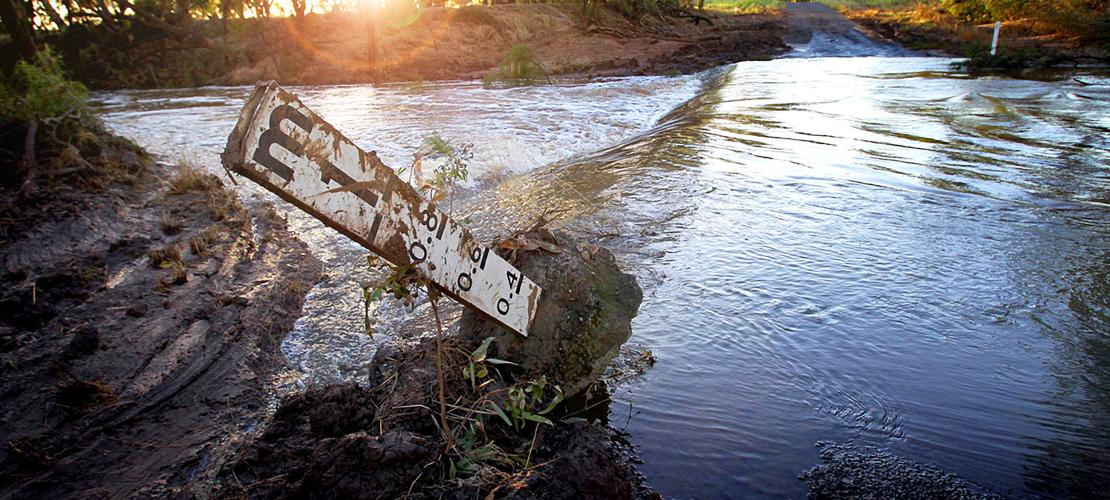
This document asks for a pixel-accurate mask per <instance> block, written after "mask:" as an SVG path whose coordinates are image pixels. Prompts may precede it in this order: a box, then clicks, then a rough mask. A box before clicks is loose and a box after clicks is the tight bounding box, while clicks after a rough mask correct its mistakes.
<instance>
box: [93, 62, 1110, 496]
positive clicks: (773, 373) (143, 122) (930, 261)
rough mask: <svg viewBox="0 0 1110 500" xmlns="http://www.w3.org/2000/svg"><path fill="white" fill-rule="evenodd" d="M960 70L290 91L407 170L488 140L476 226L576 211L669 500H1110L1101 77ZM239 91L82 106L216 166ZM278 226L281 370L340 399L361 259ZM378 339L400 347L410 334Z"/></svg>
mask: <svg viewBox="0 0 1110 500" xmlns="http://www.w3.org/2000/svg"><path fill="white" fill-rule="evenodd" d="M949 62H950V61H948V60H941V59H925V58H902V59H895V58H847V59H846V58H839V59H831V58H815V59H788V60H778V61H771V62H751V63H741V64H738V65H735V66H733V67H729V68H725V69H724V70H722V71H718V72H714V73H712V74H705V75H702V76H701V77H700V79H699V78H694V77H689V78H679V79H665V78H630V79H618V80H611V81H606V82H601V83H592V84H584V85H567V86H559V87H540V88H533V89H518V90H495V91H487V90H482V89H480V88H477V87H476V86H474V85H472V84H442V85H435V86H426V87H423V88H420V89H406V88H403V87H389V88H385V89H369V88H366V87H317V88H303V89H294V92H296V93H297V94H298V95H300V96H301V97H302V98H303V99H304V100H305V102H306V103H307V104H308V105H309V106H311V107H313V108H314V109H316V110H318V111H319V112H320V113H321V114H322V115H323V116H324V117H325V118H327V119H328V120H330V121H331V122H332V123H334V124H335V125H336V126H337V127H338V128H339V129H340V130H342V131H344V132H345V133H346V134H348V135H349V136H350V137H352V138H353V139H354V140H355V141H356V142H358V143H359V144H360V145H362V146H364V147H366V148H368V149H376V150H378V151H379V152H380V153H382V155H383V158H385V159H386V161H387V163H390V164H392V165H394V166H400V165H404V164H405V163H407V161H408V159H409V155H410V154H411V151H412V150H413V149H415V147H416V145H418V144H419V142H420V138H421V137H422V136H423V135H425V134H427V133H428V132H429V131H435V130H438V131H441V132H442V133H443V134H444V135H446V136H448V137H450V138H453V139H456V140H461V141H467V142H473V143H475V151H476V158H475V167H474V170H475V172H476V174H477V175H476V176H477V177H479V178H481V177H483V176H485V177H487V178H489V179H495V180H500V179H502V178H503V177H504V175H503V171H508V172H511V173H518V174H520V175H518V176H514V177H511V178H509V179H508V180H506V181H505V182H503V183H500V184H497V183H495V182H493V181H489V182H486V183H482V182H476V183H474V184H473V190H472V192H471V193H469V194H467V195H466V196H465V199H464V200H461V201H460V206H459V207H458V210H460V211H462V212H464V213H468V214H470V215H471V216H472V218H473V219H474V220H473V225H474V226H475V227H477V228H479V229H481V230H483V231H486V232H495V231H497V230H500V229H503V228H505V227H507V226H509V225H511V224H512V223H513V222H516V221H519V220H521V219H522V218H523V217H525V216H528V215H534V214H536V213H539V212H541V211H543V210H546V209H555V208H558V209H565V212H564V213H563V214H564V215H563V218H564V219H563V220H562V221H561V223H563V224H565V225H567V226H568V227H570V228H573V229H575V230H576V231H578V232H579V233H580V234H584V235H587V236H590V237H592V238H593V239H595V240H597V241H599V242H600V243H602V244H604V245H606V246H607V247H609V248H612V249H613V250H614V251H615V252H616V253H617V254H618V257H619V259H620V260H621V262H622V264H623V265H624V266H625V267H626V269H628V270H629V271H630V272H632V273H634V274H635V275H636V276H637V278H638V279H639V281H640V283H641V285H642V286H643V287H644V289H645V299H644V303H643V305H642V307H641V310H640V315H639V316H638V317H637V318H636V321H635V323H634V337H633V338H634V340H635V341H636V342H637V343H638V344H641V345H644V346H646V347H648V348H650V349H651V350H652V351H653V352H654V353H655V355H656V356H657V357H658V363H657V364H656V365H655V367H654V368H652V369H651V370H650V371H649V372H648V373H647V375H646V376H645V377H643V378H641V379H639V380H638V381H636V382H634V383H633V384H631V385H630V386H626V387H623V388H619V389H618V390H617V392H616V394H615V397H617V398H618V401H617V402H615V403H614V404H613V405H612V408H611V412H612V418H611V421H612V423H613V425H614V426H616V427H618V428H620V427H625V426H626V422H627V430H628V431H629V432H630V433H631V436H632V441H633V443H634V444H635V445H636V446H637V447H638V448H639V450H640V452H641V454H642V458H643V459H644V464H643V465H641V466H640V469H641V471H642V472H643V473H644V474H645V476H646V477H647V480H648V482H649V483H650V484H651V485H652V486H654V487H655V488H657V489H658V490H659V491H660V492H661V493H662V494H663V495H665V496H668V497H700V498H711V497H726V496H727V497H763V496H767V497H782V496H785V497H798V496H802V495H804V492H805V486H804V484H803V483H802V482H801V481H799V480H798V479H797V478H796V476H797V474H798V473H799V472H800V471H802V470H803V469H806V468H808V467H811V466H813V465H814V464H815V463H817V461H818V457H817V453H818V450H817V449H816V448H815V447H814V443H816V442H817V441H821V440H831V441H838V442H844V441H853V442H856V443H859V444H863V445H874V446H879V447H882V448H886V449H891V450H893V451H894V452H896V453H898V454H900V455H903V456H906V457H909V458H912V459H915V460H919V461H923V462H929V463H934V464H937V465H939V466H940V467H942V468H944V469H946V470H949V471H952V472H956V473H958V474H960V475H962V476H963V477H965V478H967V479H969V480H972V481H974V482H976V483H978V484H980V485H983V486H985V487H987V488H990V489H992V490H994V491H996V492H998V493H1002V494H1005V495H1011V496H1036V495H1045V494H1047V495H1069V494H1070V495H1088V496H1090V495H1106V494H1108V493H1110V268H1108V265H1110V226H1108V224H1107V222H1108V221H1110V143H1108V139H1107V137H1108V136H1110V79H1108V78H1107V77H1106V76H1105V75H1101V76H1100V75H1098V74H1085V75H1081V80H1082V82H1084V83H1086V85H1085V84H1084V83H1080V82H1077V81H1075V80H1070V79H1068V80H1062V81H1058V82H1039V81H1026V80H1014V79H1007V78H997V77H992V78H970V77H968V76H967V75H963V74H960V73H957V72H954V71H952V70H951V69H950V68H949ZM703 81H704V88H703V89H702V91H701V92H700V93H697V95H696V96H695V93H696V92H697V90H698V88H699V86H701V85H702V82H703ZM248 92H249V89H242V88H236V89H197V90H185V91H157V92H122V93H108V94H101V95H98V96H97V97H98V99H99V100H100V102H101V103H102V107H101V110H102V112H103V114H104V116H105V119H106V120H107V121H108V122H109V123H110V124H111V125H112V126H113V127H115V128H116V130H118V131H120V132H122V133H124V134H126V135H129V136H131V137H134V138H135V139H136V140H138V141H139V142H140V143H141V144H143V145H145V146H147V147H149V148H151V149H152V150H154V151H155V152H158V153H163V154H165V155H167V156H168V157H170V158H176V157H181V156H187V157H192V158H194V159H195V161H196V162H198V163H200V164H203V165H205V166H206V167H209V168H212V169H217V168H218V167H217V165H218V160H217V159H216V157H215V154H216V153H218V152H219V150H221V149H222V147H223V141H224V137H225V136H226V134H227V132H228V131H230V128H231V125H232V123H233V121H234V118H235V113H236V112H237V111H238V106H239V104H240V103H241V102H242V100H243V98H244V97H245V96H246V94H247V93H248ZM691 97H692V99H691V100H689V101H688V102H685V104H683V105H682V106H681V107H680V108H679V109H677V110H675V111H673V112H671V113H669V114H667V111H668V110H670V109H672V108H673V107H674V106H676V105H679V104H682V103H683V102H684V101H687V99H690V98H691ZM664 115H666V116H664ZM652 127H654V128H652ZM649 129H650V130H649ZM499 172H501V173H499ZM241 189H243V190H244V191H245V192H246V193H249V195H250V196H258V197H266V196H269V195H265V194H261V193H260V192H259V190H258V189H256V188H253V187H251V186H248V185H245V184H242V185H241ZM282 210H283V211H284V212H283V213H286V214H287V215H288V217H290V219H291V223H292V227H293V228H294V230H295V231H297V232H298V233H299V234H300V235H301V237H302V238H304V239H305V240H306V241H308V242H309V243H310V245H311V246H312V248H313V250H314V252H315V253H316V254H317V255H319V256H321V258H322V259H323V260H324V261H325V262H326V263H327V264H328V265H329V275H328V278H327V281H325V282H324V283H323V284H321V285H320V286H318V287H317V288H316V289H315V290H314V291H313V292H312V295H311V297H310V299H309V302H308V304H307V305H306V318H304V319H302V320H301V321H300V322H299V323H298V326H297V329H296V331H295V332H294V333H293V334H292V335H291V337H290V340H289V341H287V343H286V352H287V354H288V355H289V357H290V359H291V361H292V362H293V364H294V366H295V367H296V368H297V369H299V370H300V371H302V372H303V373H304V376H305V377H306V378H307V379H309V380H313V381H328V380H338V379H344V378H357V377H359V376H360V373H363V371H362V366H363V365H364V364H365V362H366V361H367V360H368V359H369V356H370V355H371V354H372V352H373V348H374V345H375V343H374V341H371V340H368V339H367V337H366V336H365V334H364V332H363V329H362V327H363V325H362V316H361V314H362V296H361V291H360V289H359V288H358V286H357V280H358V279H359V276H362V274H360V273H359V271H358V269H359V266H360V262H361V260H362V256H363V255H364V251H362V250H361V249H359V248H358V247H356V246H354V245H353V244H352V243H350V242H349V241H347V240H346V239H344V238H343V237H341V236H337V235H334V234H333V233H331V232H330V231H328V230H326V229H324V228H322V227H321V226H319V225H318V224H316V223H314V222H313V221H311V220H310V219H308V218H307V217H305V216H302V215H300V214H299V213H297V212H296V211H295V210H290V209H282ZM383 309H384V308H383ZM377 317H378V319H376V320H375V321H377V322H378V324H377V325H376V326H377V327H378V328H379V331H380V335H379V336H386V337H387V336H388V335H389V332H390V329H391V328H395V327H396V324H397V323H398V322H399V321H403V318H404V315H403V313H400V312H395V313H389V314H387V313H386V311H384V310H383V311H380V314H378V315H377ZM630 408H631V409H630ZM629 415H631V418H629Z"/></svg>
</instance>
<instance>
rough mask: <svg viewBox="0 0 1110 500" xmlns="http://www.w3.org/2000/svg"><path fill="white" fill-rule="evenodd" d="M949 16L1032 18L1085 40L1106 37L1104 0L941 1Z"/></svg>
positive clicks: (987, 19) (984, 19) (967, 18)
mask: <svg viewBox="0 0 1110 500" xmlns="http://www.w3.org/2000/svg"><path fill="white" fill-rule="evenodd" d="M940 4H941V6H943V7H944V8H945V9H946V10H948V12H949V13H951V14H952V15H953V16H956V17H958V18H960V19H962V20H964V21H967V22H970V23H987V22H991V21H1012V20H1015V19H1022V18H1031V19H1035V20H1039V21H1042V22H1047V23H1050V24H1053V25H1055V26H1056V27H1057V28H1061V29H1064V30H1065V31H1068V32H1070V33H1073V34H1077V35H1080V36H1084V37H1085V38H1098V37H1099V36H1106V33H1105V31H1103V30H1102V29H1100V26H1105V23H1108V22H1110V21H1108V19H1110V13H1108V8H1110V2H1107V1H1106V0H940Z"/></svg>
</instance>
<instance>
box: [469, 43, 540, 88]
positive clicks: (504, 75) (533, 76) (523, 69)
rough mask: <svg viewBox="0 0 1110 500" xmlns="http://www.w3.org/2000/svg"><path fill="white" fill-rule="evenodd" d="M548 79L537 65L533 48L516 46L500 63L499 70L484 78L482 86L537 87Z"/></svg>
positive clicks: (522, 45)
mask: <svg viewBox="0 0 1110 500" xmlns="http://www.w3.org/2000/svg"><path fill="white" fill-rule="evenodd" d="M546 79H547V75H546V73H544V71H543V68H540V65H539V64H537V63H536V59H535V57H533V55H532V48H531V47H529V46H527V45H524V44H519V45H514V46H513V47H512V48H511V49H509V53H508V54H505V57H504V58H502V59H501V62H500V63H498V65H497V68H496V69H494V70H492V71H490V72H489V73H486V74H485V76H483V77H482V85H483V86H485V87H486V88H490V87H522V86H527V85H535V84H537V83H540V82H542V81H544V80H546Z"/></svg>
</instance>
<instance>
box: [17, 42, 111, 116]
mask: <svg viewBox="0 0 1110 500" xmlns="http://www.w3.org/2000/svg"><path fill="white" fill-rule="evenodd" d="M3 80H7V81H3ZM88 95H89V91H88V89H86V88H85V86H84V85H81V84H80V83H79V82H75V81H72V80H69V79H68V78H66V75H65V72H64V71H62V64H61V60H60V59H59V58H58V56H56V55H54V53H53V52H52V51H51V50H50V49H49V48H48V47H47V48H43V49H42V50H40V51H39V52H38V54H37V55H36V56H35V59H34V60H33V61H19V62H18V63H17V64H16V66H15V71H14V73H13V75H12V78H10V79H7V78H5V79H0V120H5V121H14V120H19V121H28V120H42V119H46V118H54V117H59V116H62V115H64V114H67V113H71V114H75V115H76V116H77V117H79V118H82V119H84V118H87V117H89V116H90V115H89V114H88V107H87V105H86V103H85V99H86V98H88Z"/></svg>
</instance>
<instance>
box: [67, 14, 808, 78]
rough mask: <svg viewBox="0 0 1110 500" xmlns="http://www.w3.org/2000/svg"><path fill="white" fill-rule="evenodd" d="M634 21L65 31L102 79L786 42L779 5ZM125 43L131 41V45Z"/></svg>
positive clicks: (396, 18)
mask: <svg viewBox="0 0 1110 500" xmlns="http://www.w3.org/2000/svg"><path fill="white" fill-rule="evenodd" d="M699 17H700V19H698V20H697V22H696V23H695V22H694V21H693V20H692V19H690V18H687V17H681V18H680V17H674V16H657V15H653V16H645V17H644V18H643V19H641V20H639V21H632V20H629V19H628V18H625V17H624V16H621V15H619V14H617V13H615V12H612V11H609V10H606V9H601V10H600V11H599V12H598V13H597V14H596V15H594V16H592V17H590V18H586V17H583V16H582V15H581V12H580V8H579V7H576V6H571V5H551V4H520V5H493V6H471V7H467V8H462V9H452V8H430V9H425V10H423V11H422V12H420V13H415V14H413V13H397V14H394V15H392V16H383V18H382V19H381V21H380V22H379V26H378V33H379V36H380V40H379V46H380V51H379V56H378V61H377V63H376V64H374V65H370V64H369V60H368V57H369V56H368V53H369V45H368V35H367V22H366V18H365V17H364V16H362V15H359V14H355V13H343V12H339V13H330V14H324V15H309V16H306V17H305V18H303V19H301V20H299V21H296V20H292V19H283V18H273V19H242V20H233V21H231V22H230V23H229V25H228V26H227V28H226V29H225V28H224V26H223V25H222V24H220V23H218V22H216V21H198V22H197V23H195V24H194V25H193V27H192V28H191V33H193V36H188V37H185V36H170V35H168V34H167V33H161V32H158V31H157V30H155V29H152V28H149V27H145V28H144V27H141V26H139V25H136V27H135V28H133V31H134V32H133V33H116V32H107V31H105V30H102V29H100V28H89V29H84V30H72V32H67V33H65V34H63V35H61V36H55V37H54V38H53V39H52V40H51V43H52V44H53V45H55V46H56V47H57V48H59V49H61V51H62V53H63V54H64V56H65V59H66V63H67V66H69V67H71V68H72V69H73V73H74V74H73V76H74V77H76V78H77V79H78V80H81V81H82V82H85V83H86V84H88V85H90V86H92V87H95V88H154V87H189V86H203V85H243V84H253V83H255V82H257V81H261V80H276V81H278V82H280V83H281V84H282V85H314V84H344V83H366V82H370V81H375V80H377V81H381V82H393V81H408V82H423V81H430V80H458V79H480V78H482V76H483V75H485V74H486V73H487V72H489V71H490V70H492V69H494V68H495V67H497V65H498V63H499V62H500V61H501V60H502V58H504V57H505V56H506V54H508V53H509V50H510V49H511V48H512V47H513V46H515V45H519V44H524V45H528V46H529V47H531V49H532V53H533V54H534V56H535V59H536V62H537V63H539V65H540V67H541V68H542V70H543V72H544V73H546V74H547V75H548V76H568V77H595V76H621V75H647V74H674V73H690V72H695V71H700V70H703V69H707V68H711V67H714V66H717V65H720V64H726V63H732V62H736V61H744V60H767V59H770V58H772V57H774V56H776V55H778V54H781V53H783V52H786V51H787V50H788V49H789V48H788V47H787V46H786V45H785V43H784V42H783V36H784V32H785V31H784V27H783V25H782V22H781V19H780V18H779V16H778V15H777V14H758V15H727V14H718V13H705V14H700V15H699ZM120 47H123V49H122V50H121V49H120Z"/></svg>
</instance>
